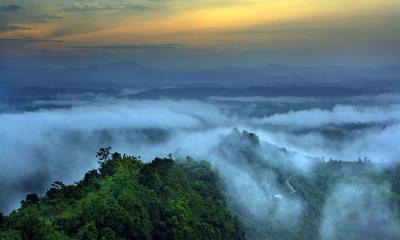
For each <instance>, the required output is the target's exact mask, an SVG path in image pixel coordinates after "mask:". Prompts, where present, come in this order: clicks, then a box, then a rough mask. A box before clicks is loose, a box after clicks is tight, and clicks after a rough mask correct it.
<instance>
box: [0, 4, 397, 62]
mask: <svg viewBox="0 0 400 240" xmlns="http://www.w3.org/2000/svg"><path fill="white" fill-rule="evenodd" d="M399 42H400V1H399V0H346V1H345V0H323V1H321V0H268V1H267V0H231V1H227V0H216V1H209V0H188V1H182V0H181V1H178V0H131V1H128V0H74V1H67V0H0V53H1V54H0V65H7V66H10V65H11V66H13V65H25V66H26V65H28V66H35V65H40V66H70V65H91V64H97V63H105V62H111V61H121V60H130V61H137V62H139V63H142V64H145V65H149V66H153V67H154V66H156V67H161V68H162V67H182V66H185V67H187V66H206V67H216V66H225V65H241V66H264V65H268V64H287V65H357V66H359V65H360V66H381V65H394V64H397V63H398V62H399V60H400V49H399V48H400V47H399V46H400V45H399V44H398V43H399Z"/></svg>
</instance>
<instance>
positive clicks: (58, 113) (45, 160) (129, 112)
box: [0, 99, 400, 227]
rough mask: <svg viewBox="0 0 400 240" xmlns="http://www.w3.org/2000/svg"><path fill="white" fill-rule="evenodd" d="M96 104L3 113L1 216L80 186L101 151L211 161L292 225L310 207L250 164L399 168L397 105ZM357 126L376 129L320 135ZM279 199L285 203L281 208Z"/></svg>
mask: <svg viewBox="0 0 400 240" xmlns="http://www.w3.org/2000/svg"><path fill="white" fill-rule="evenodd" d="M98 100H99V101H97V102H93V101H89V102H87V101H85V102H75V103H74V104H73V105H74V106H73V107H70V108H65V109H54V110H39V111H35V112H22V113H13V114H1V115H0V128H1V135H0V151H1V152H2V155H1V156H0V162H1V166H2V167H1V168H0V209H1V210H2V211H8V210H10V209H12V208H15V207H17V206H18V202H19V200H20V199H22V198H23V197H24V196H25V195H26V194H27V193H30V192H38V193H43V192H44V191H45V190H46V188H48V186H50V184H51V183H52V182H53V181H55V180H62V181H65V182H66V183H72V182H73V181H75V180H79V179H81V178H82V176H83V174H84V173H85V172H86V171H87V170H90V169H92V168H95V167H97V163H96V159H95V153H96V151H97V150H98V148H100V147H103V146H112V147H113V150H115V151H119V152H123V153H127V154H132V155H140V156H141V157H142V159H143V160H144V161H150V160H152V159H153V158H154V157H155V156H166V155H167V154H169V153H172V154H173V156H174V157H176V158H178V159H184V158H185V157H186V156H187V155H189V156H192V157H193V158H195V159H198V160H201V159H204V160H208V161H209V162H210V163H211V164H212V166H213V167H214V168H216V169H217V170H219V172H220V175H221V177H222V178H223V182H224V183H225V185H226V191H227V192H226V194H227V196H228V197H230V198H235V199H236V202H235V204H237V205H239V207H242V208H243V209H245V210H246V211H248V212H249V213H250V214H251V215H253V216H254V217H256V218H257V217H263V216H266V215H268V216H270V218H271V219H272V220H273V221H277V222H282V223H284V225H287V226H288V227H290V226H291V224H294V223H295V222H296V219H297V218H298V216H300V215H301V213H302V209H303V204H304V203H303V202H302V201H301V200H300V199H298V198H296V197H293V196H290V195H288V194H287V192H286V191H282V189H279V188H278V187H277V185H278V181H277V178H276V176H275V175H274V173H273V172H272V171H271V172H258V171H256V170H254V168H250V167H248V166H247V164H248V162H246V161H247V160H251V161H254V159H256V160H257V162H256V163H257V164H264V163H268V164H270V165H273V166H276V167H279V168H282V167H283V168H287V169H289V170H290V171H294V172H297V173H299V174H307V172H308V171H310V169H311V165H312V160H313V159H314V158H315V157H318V158H319V157H322V156H325V157H334V158H337V159H338V158H339V159H340V158H342V159H346V160H356V159H357V158H358V157H359V156H367V157H369V158H370V159H372V160H378V161H384V162H386V163H398V161H400V159H399V156H400V150H399V149H398V147H397V146H396V144H395V143H396V142H398V141H399V140H400V139H399V138H400V127H399V125H398V122H397V120H398V117H399V114H398V111H397V110H398V106H397V105H389V106H387V107H385V108H376V107H362V108H361V107H357V106H338V107H335V108H334V109H333V110H332V111H329V110H319V109H312V110H303V111H298V112H288V113H286V114H276V115H271V116H264V117H262V118H254V117H251V116H249V117H247V116H245V115H243V114H240V113H237V114H233V115H232V114H226V111H227V110H226V109H222V108H221V106H219V107H216V106H214V105H211V104H209V103H206V102H200V101H171V100H143V101H133V100H116V99H101V100H100V99H98ZM359 123H365V124H372V125H371V126H369V125H368V126H367V127H363V128H359V129H348V130H346V131H345V133H344V136H345V137H346V138H345V140H342V139H339V140H338V139H336V138H331V137H329V135H326V134H324V133H323V131H322V130H324V128H326V127H329V126H335V127H338V126H339V127H340V126H341V125H346V124H359ZM376 124H378V125H379V124H380V125H382V126H381V127H376V126H375V125H376ZM277 125H279V126H277ZM235 127H238V128H239V129H240V130H248V131H249V132H254V133H256V135H257V136H258V138H259V140H258V141H256V142H258V143H254V142H252V141H250V140H246V134H244V135H245V136H243V135H242V133H240V132H237V131H233V130H232V129H234V128H235ZM304 129H305V130H304ZM299 130H302V132H299ZM243 151H248V154H247V155H246V154H244V153H243ZM249 158H254V159H249ZM273 195H281V196H284V197H283V198H282V200H281V201H279V204H276V201H275V200H274V199H273V198H272V196H273ZM243 196H251V197H243Z"/></svg>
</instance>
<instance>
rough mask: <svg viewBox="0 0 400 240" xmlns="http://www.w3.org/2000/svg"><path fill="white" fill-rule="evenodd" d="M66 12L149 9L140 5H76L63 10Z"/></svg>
mask: <svg viewBox="0 0 400 240" xmlns="http://www.w3.org/2000/svg"><path fill="white" fill-rule="evenodd" d="M63 10H64V11H65V12H80V13H85V12H97V11H139V12H140V11H146V10H148V7H147V6H145V5H140V4H104V3H76V4H72V5H71V6H69V7H66V8H64V9H63Z"/></svg>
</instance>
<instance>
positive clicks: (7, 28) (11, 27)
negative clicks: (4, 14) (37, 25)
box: [0, 24, 30, 32]
mask: <svg viewBox="0 0 400 240" xmlns="http://www.w3.org/2000/svg"><path fill="white" fill-rule="evenodd" d="M29 29H30V28H26V27H21V26H15V25H8V24H2V25H0V32H14V31H20V30H29Z"/></svg>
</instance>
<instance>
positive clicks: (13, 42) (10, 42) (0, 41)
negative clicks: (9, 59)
mask: <svg viewBox="0 0 400 240" xmlns="http://www.w3.org/2000/svg"><path fill="white" fill-rule="evenodd" d="M38 42H47V43H61V42H63V41H60V40H51V39H36V38H0V47H1V46H19V45H21V44H33V43H38Z"/></svg>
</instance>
